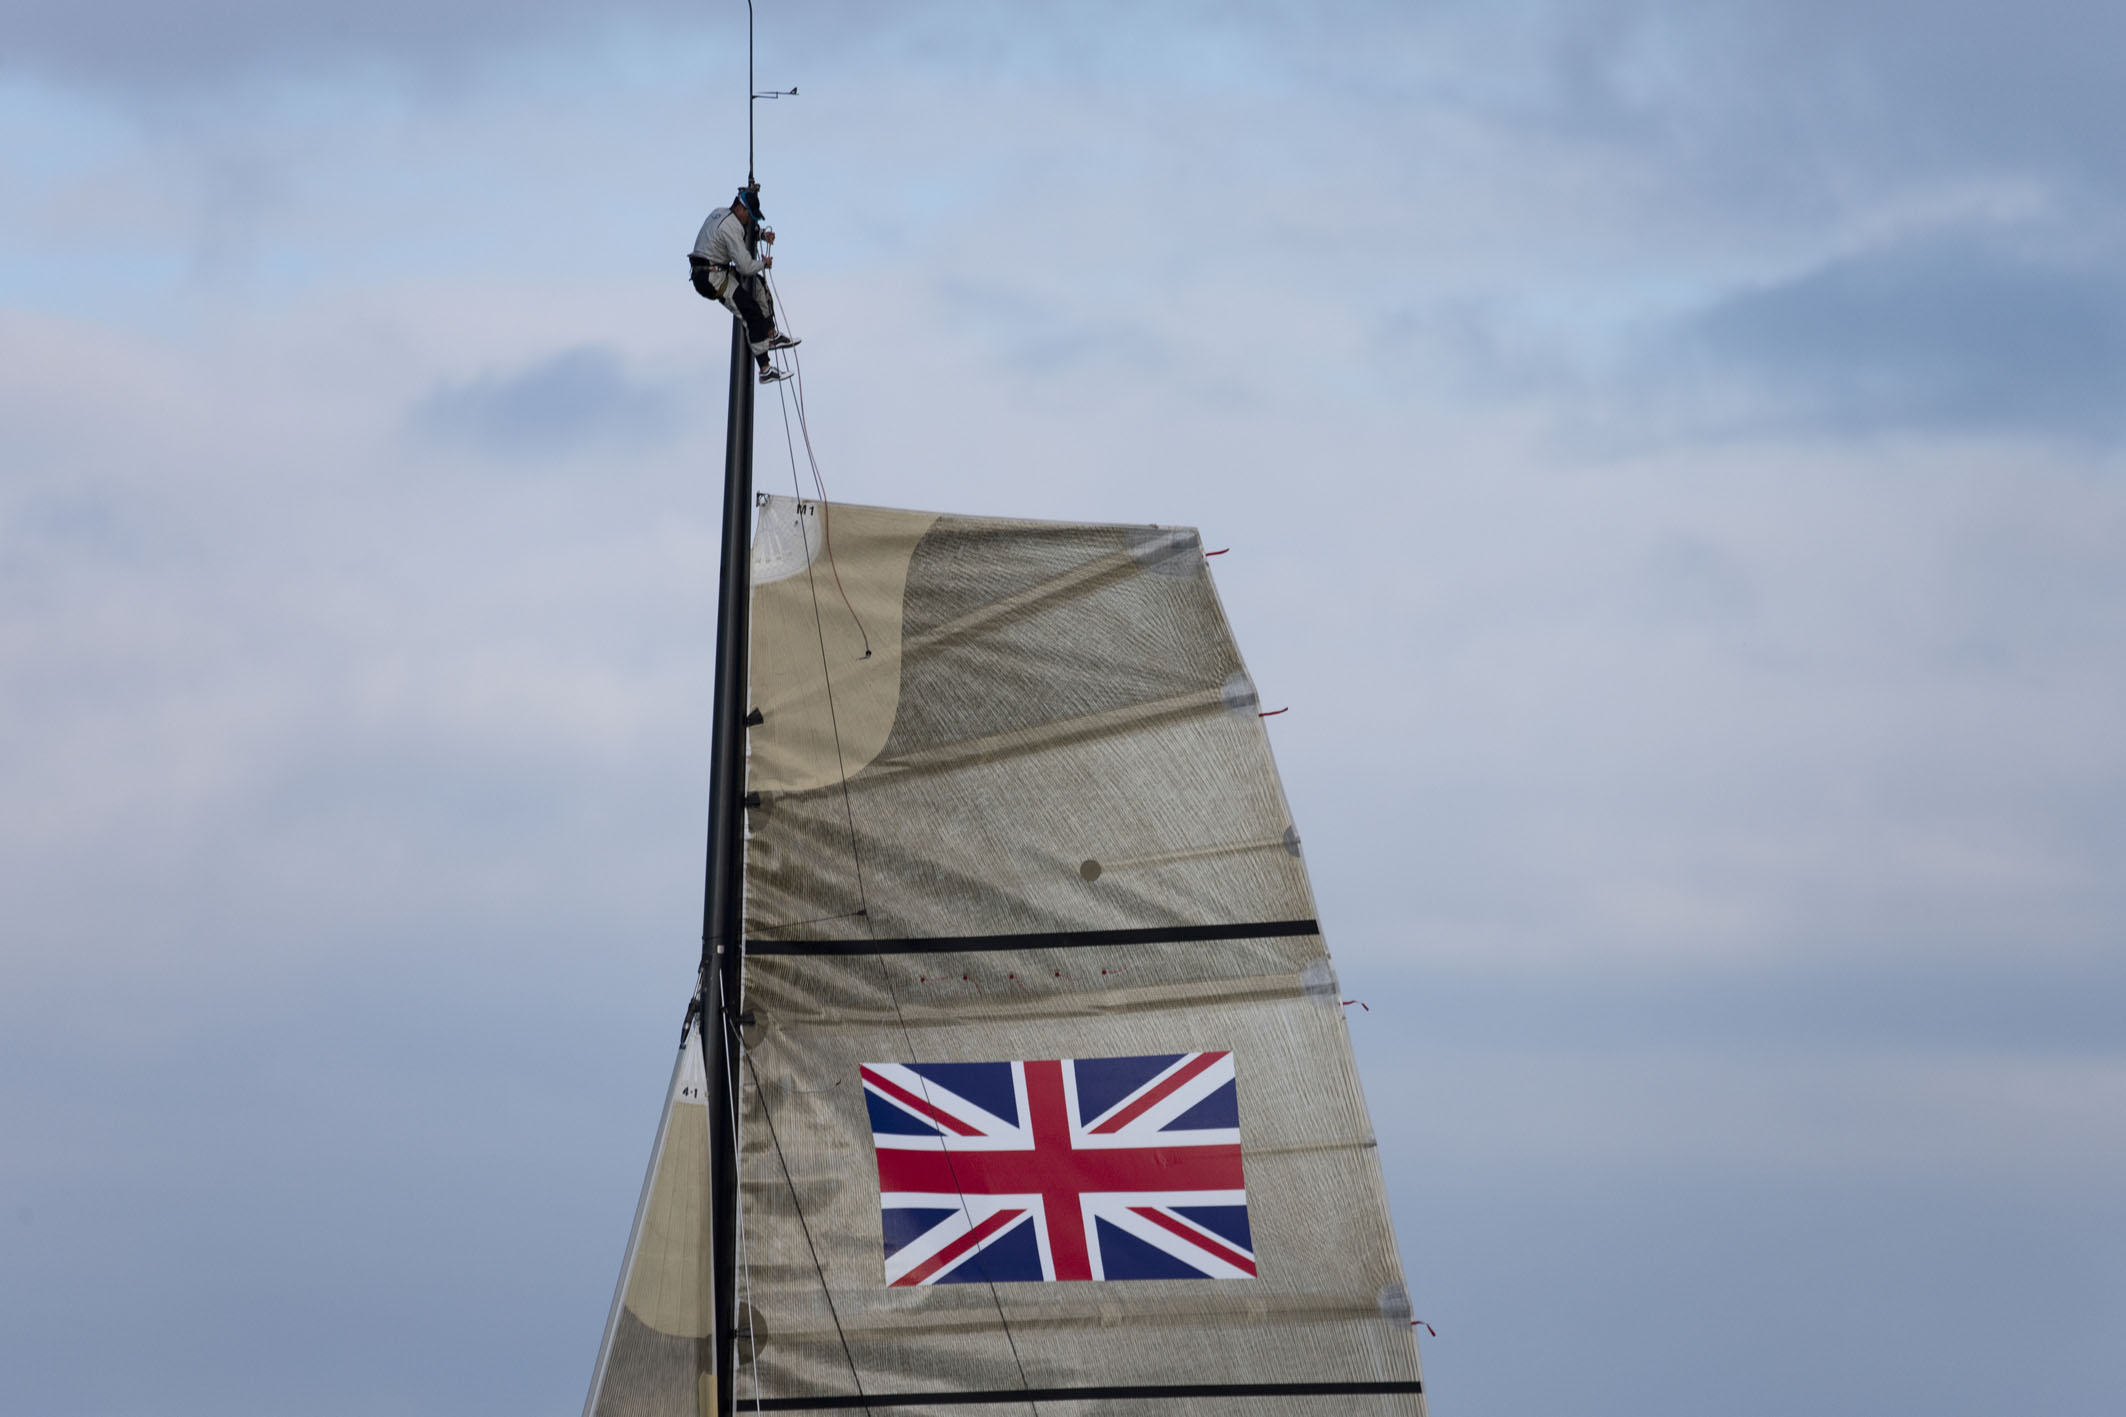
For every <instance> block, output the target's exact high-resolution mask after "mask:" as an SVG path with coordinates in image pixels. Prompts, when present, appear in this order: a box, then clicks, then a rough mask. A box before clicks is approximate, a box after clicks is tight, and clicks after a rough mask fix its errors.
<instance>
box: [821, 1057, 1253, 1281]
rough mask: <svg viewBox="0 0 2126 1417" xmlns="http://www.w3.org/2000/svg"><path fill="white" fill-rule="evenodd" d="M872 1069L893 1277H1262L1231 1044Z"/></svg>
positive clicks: (867, 1095)
mask: <svg viewBox="0 0 2126 1417" xmlns="http://www.w3.org/2000/svg"><path fill="white" fill-rule="evenodd" d="M862 1075H863V1082H864V1103H865V1105H866V1106H867V1107H868V1108H869V1109H870V1113H871V1140H872V1143H873V1145H874V1146H875V1147H876V1149H877V1152H878V1189H879V1204H880V1208H881V1217H882V1225H881V1229H882V1231H883V1236H884V1241H885V1247H886V1282H887V1283H888V1284H892V1285H914V1284H982V1283H1003V1282H1008V1281H1040V1280H1062V1279H1243V1278H1247V1277H1249V1276H1251V1275H1253V1274H1254V1273H1255V1249H1254V1240H1253V1237H1252V1236H1251V1235H1250V1233H1249V1230H1248V1196H1247V1188H1246V1186H1245V1184H1244V1183H1243V1181H1242V1178H1241V1170H1240V1101H1239V1092H1238V1088H1237V1085H1236V1083H1235V1080H1234V1076H1233V1055H1232V1054H1231V1053H1167V1054H1158V1055H1152V1056H1147V1057H1139V1058H1064V1059H1060V1060H1058V1059H1047V1060H1039V1061H1033V1062H1010V1063H866V1064H864V1065H863V1067H862Z"/></svg>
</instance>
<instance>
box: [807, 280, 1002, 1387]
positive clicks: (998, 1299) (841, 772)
mask: <svg viewBox="0 0 2126 1417" xmlns="http://www.w3.org/2000/svg"><path fill="white" fill-rule="evenodd" d="M777 296H778V299H779V298H780V293H779V292H777ZM796 357H797V356H796V355H795V354H794V353H793V354H792V355H791V359H792V360H793V362H794V361H795V360H796ZM796 382H797V385H798V395H797V421H798V427H799V428H803V427H804V426H805V411H804V397H803V387H804V376H803V374H802V372H801V371H800V373H799V375H798V378H797V381H796ZM779 391H780V386H779V385H778V392H779ZM783 442H784V446H785V447H786V448H787V449H788V452H789V459H790V482H791V485H792V486H793V487H796V486H797V448H796V444H795V441H794V440H793V439H792V438H791V437H790V419H789V408H788V404H787V402H786V403H785V405H784V410H783ZM805 457H806V460H807V461H808V462H810V463H811V466H812V476H813V480H814V483H815V485H816V486H818V487H819V491H820V521H821V526H820V533H821V538H822V542H823V543H824V539H825V536H826V530H827V528H826V524H825V523H826V500H827V499H826V487H825V484H824V482H823V481H821V479H820V476H819V462H818V460H817V459H816V458H815V457H813V455H812V440H811V437H810V435H809V433H808V434H807V435H806V437H805ZM802 500H803V494H802V492H801V491H800V493H799V501H800V503H801V502H802ZM797 523H798V525H797V531H798V535H799V536H800V537H802V538H804V539H805V540H804V544H805V552H806V554H805V582H806V584H807V586H808V587H809V588H810V590H811V593H812V628H813V632H814V634H815V636H816V638H817V639H818V642H819V670H820V677H821V680H822V683H823V684H824V686H825V689H826V696H827V725H828V728H829V730H830V731H831V732H832V734H833V735H834V766H835V773H836V776H837V777H838V778H839V779H840V784H839V785H840V787H841V796H842V815H843V819H844V821H845V822H846V824H847V827H848V832H849V864H850V868H851V870H852V871H853V873H854V875H855V878H856V901H857V912H856V913H857V914H858V915H860V916H861V917H862V918H863V921H864V930H865V933H867V934H869V935H870V936H871V937H872V938H873V939H877V938H878V926H877V923H876V922H875V921H874V920H873V919H872V918H871V901H870V897H869V893H868V891H867V890H866V888H865V885H864V858H863V850H862V847H861V844H860V839H859V838H858V836H857V831H856V806H855V802H854V800H853V799H852V798H851V796H850V792H849V764H848V759H847V757H846V756H845V755H844V753H843V749H842V731H841V719H840V716H839V715H838V713H837V712H836V709H835V704H834V673H833V670H832V668H831V667H830V666H829V664H828V657H827V631H826V622H825V620H824V618H823V617H822V616H821V614H820V609H819V578H818V575H817V574H816V573H815V572H814V570H813V558H812V555H811V540H810V538H809V536H807V535H806V532H805V527H804V515H803V512H802V510H801V509H800V510H799V514H798V518H797ZM822 549H826V548H825V547H824V545H823V548H822ZM828 554H829V562H828V564H829V566H830V567H831V566H832V564H833V562H832V552H831V550H830V551H829V552H828ZM840 579H841V577H840V574H839V572H837V573H836V576H835V580H836V584H837V585H839V583H840ZM842 598H843V602H844V603H845V604H846V603H847V600H848V593H847V592H846V591H844V592H843V597H842ZM849 613H850V615H851V616H852V617H854V616H855V614H856V608H855V607H854V606H850V607H849ZM857 624H858V626H859V628H861V626H862V624H863V622H862V621H861V620H858V621H857ZM870 653H871V651H870V648H869V641H868V639H867V641H866V648H865V651H864V655H865V658H869V657H870ZM878 962H879V977H880V982H882V983H883V984H884V985H885V986H886V997H887V1000H888V1001H889V1002H890V1003H891V1004H892V1005H893V1016H894V1019H895V1021H896V1022H897V1023H898V1024H899V1025H900V1031H901V1043H902V1047H903V1048H904V1049H905V1050H906V1051H907V1054H908V1059H909V1061H910V1062H911V1063H917V1062H919V1059H918V1058H917V1056H916V1047H915V1033H914V1030H912V1029H911V1028H910V1027H909V1026H908V1015H907V1013H906V1011H905V1010H904V1009H903V1008H902V1007H901V996H900V990H898V989H896V988H895V987H894V984H893V970H892V966H891V965H890V964H888V963H887V961H886V957H885V956H884V955H880V956H878ZM916 1078H917V1080H918V1081H919V1082H920V1083H921V1085H922V1091H923V1101H924V1102H926V1103H930V1104H931V1105H932V1106H935V1105H936V1104H935V1103H934V1102H932V1101H931V1097H930V1081H929V1079H927V1078H925V1077H923V1076H922V1074H920V1073H917V1074H916ZM941 1154H942V1155H943V1156H944V1158H945V1169H946V1173H947V1174H948V1175H950V1176H951V1177H952V1189H953V1192H954V1194H956V1195H957V1196H958V1197H959V1201H960V1214H961V1215H962V1216H964V1217H965V1218H966V1220H967V1225H968V1229H969V1231H970V1232H971V1231H972V1230H973V1229H974V1213H973V1210H972V1208H971V1207H970V1206H969V1205H968V1203H967V1191H966V1188H965V1187H964V1186H962V1185H961V1184H960V1174H959V1167H958V1165H957V1164H956V1163H955V1161H954V1160H953V1156H952V1146H951V1143H950V1141H949V1140H948V1141H947V1142H946V1143H945V1144H944V1146H943V1148H942V1151H941ZM786 1171H787V1168H786ZM791 1199H792V1202H793V1203H794V1202H795V1200H796V1190H795V1188H794V1187H793V1188H792V1190H791ZM1027 1223H1031V1222H1030V1221H1029V1222H1027ZM987 1248H988V1246H987V1244H986V1243H978V1244H977V1246H976V1252H975V1255H974V1257H973V1262H974V1263H975V1264H976V1265H978V1266H980V1265H981V1259H980V1252H981V1251H982V1250H984V1249H987ZM814 1263H815V1264H816V1263H817V1258H816V1257H815V1260H814ZM981 1274H982V1279H983V1282H984V1283H985V1284H987V1286H988V1288H989V1302H990V1303H991V1304H992V1305H994V1306H995V1308H996V1311H997V1327H998V1330H999V1331H1000V1332H1001V1333H1002V1334H1003V1335H1004V1343H1005V1346H1006V1347H1008V1348H1009V1349H1010V1351H1011V1361H1012V1366H1013V1367H1014V1368H1016V1369H1017V1370H1018V1374H1019V1386H1020V1387H1021V1388H1024V1389H1027V1390H1029V1391H1030V1390H1031V1389H1032V1387H1033V1383H1032V1380H1031V1379H1029V1378H1028V1377H1027V1376H1026V1363H1025V1360H1024V1359H1023V1358H1021V1357H1020V1356H1019V1342H1018V1339H1017V1338H1016V1337H1015V1336H1014V1335H1013V1334H1012V1331H1011V1320H1010V1319H1009V1318H1008V1317H1006V1315H1005V1313H1004V1299H1003V1296H1002V1295H1001V1294H1000V1293H999V1292H998V1291H997V1282H996V1280H994V1279H992V1278H990V1275H989V1271H988V1268H987V1267H986V1266H982V1267H981ZM820 1282H821V1286H822V1288H824V1287H826V1274H825V1271H821V1273H820ZM829 1303H830V1305H831V1303H832V1300H831V1299H830V1300H829ZM852 1366H853V1365H852ZM857 1387H858V1391H859V1395H861V1391H862V1387H863V1384H862V1383H861V1382H859V1383H858V1384H857ZM1026 1405H1027V1408H1028V1410H1029V1411H1031V1412H1032V1413H1033V1414H1034V1417H1040V1412H1041V1406H1040V1404H1039V1403H1038V1402H1036V1401H1034V1400H1033V1399H1031V1398H1028V1399H1027V1404H1026Z"/></svg>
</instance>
